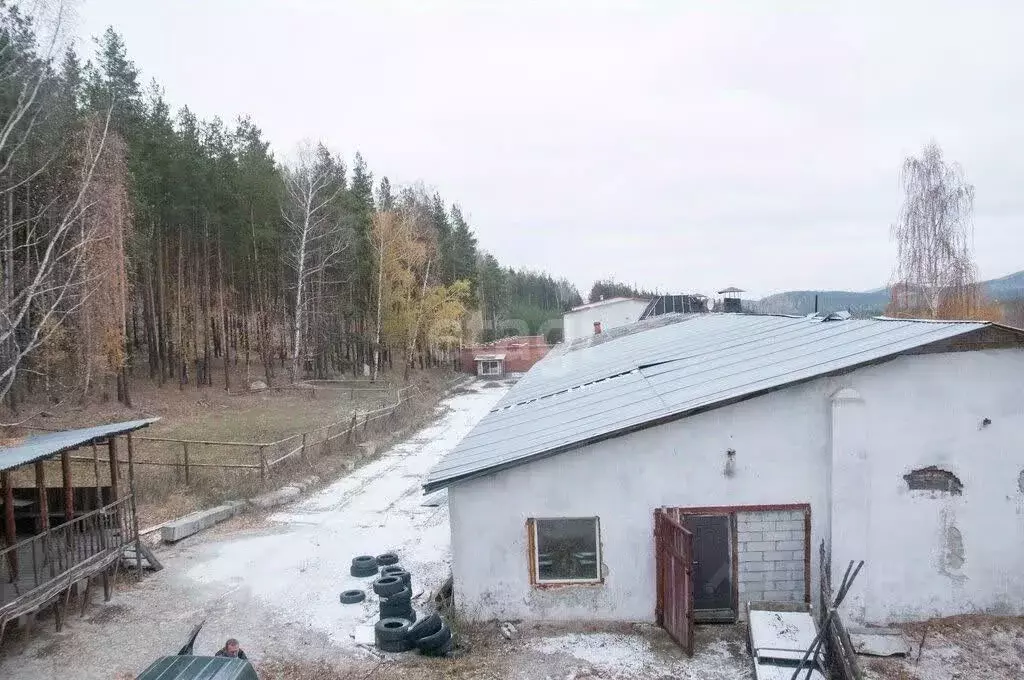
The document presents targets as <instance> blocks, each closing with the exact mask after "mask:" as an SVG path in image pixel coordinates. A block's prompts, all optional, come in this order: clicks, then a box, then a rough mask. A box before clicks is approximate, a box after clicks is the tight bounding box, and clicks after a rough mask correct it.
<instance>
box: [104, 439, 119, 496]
mask: <svg viewBox="0 0 1024 680" xmlns="http://www.w3.org/2000/svg"><path fill="white" fill-rule="evenodd" d="M107 456H108V457H109V458H110V502H111V503H116V502H117V500H118V498H120V496H119V495H118V490H117V478H118V466H117V437H111V438H110V439H108V440H107Z"/></svg>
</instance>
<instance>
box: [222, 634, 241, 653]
mask: <svg viewBox="0 0 1024 680" xmlns="http://www.w3.org/2000/svg"><path fill="white" fill-rule="evenodd" d="M224 651H225V652H227V653H228V654H230V655H231V656H238V640H236V639H235V638H230V639H229V640H228V641H227V642H225V643H224Z"/></svg>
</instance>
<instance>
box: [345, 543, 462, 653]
mask: <svg viewBox="0 0 1024 680" xmlns="http://www.w3.org/2000/svg"><path fill="white" fill-rule="evenodd" d="M349 573H350V574H351V575H352V576H354V577H356V578H370V577H377V578H376V580H374V582H373V592H374V594H376V595H377V597H378V598H379V603H380V620H379V621H377V623H376V624H374V627H373V632H374V640H375V641H376V645H377V648H378V649H379V650H381V651H382V652H408V651H411V650H413V649H416V650H419V652H420V654H423V655H424V656H446V655H447V654H448V652H450V651H451V649H452V631H451V628H449V627H448V623H447V622H446V621H445V620H444V619H443V618H441V615H440V614H438V613H437V612H434V613H431V614H429V615H427V616H425V617H423V618H420V619H418V620H417V618H416V612H415V611H414V610H413V608H412V575H411V574H410V573H409V572H408V571H407V570H406V569H404V568H403V567H401V566H400V565H399V564H398V555H396V554H395V553H384V554H383V555H378V556H376V557H374V556H372V555H360V556H358V557H355V558H353V559H352V567H351V569H350V570H349ZM366 595H367V594H366V592H365V591H362V590H346V591H344V592H342V593H341V595H340V597H339V599H340V601H341V603H342V604H356V603H358V602H363V601H365V600H366Z"/></svg>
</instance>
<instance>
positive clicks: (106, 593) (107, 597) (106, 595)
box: [103, 567, 110, 602]
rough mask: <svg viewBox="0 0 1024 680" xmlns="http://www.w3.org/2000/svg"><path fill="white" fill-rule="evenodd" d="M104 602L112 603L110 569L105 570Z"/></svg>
mask: <svg viewBox="0 0 1024 680" xmlns="http://www.w3.org/2000/svg"><path fill="white" fill-rule="evenodd" d="M103 601H104V602H110V568H109V567H108V568H106V569H104V570H103Z"/></svg>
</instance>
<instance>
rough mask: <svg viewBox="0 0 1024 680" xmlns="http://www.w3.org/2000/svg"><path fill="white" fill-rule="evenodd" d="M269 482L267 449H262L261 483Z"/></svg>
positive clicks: (263, 447)
mask: <svg viewBox="0 0 1024 680" xmlns="http://www.w3.org/2000/svg"><path fill="white" fill-rule="evenodd" d="M266 481H267V447H266V446H261V447H260V483H264V484H265V483H266Z"/></svg>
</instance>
